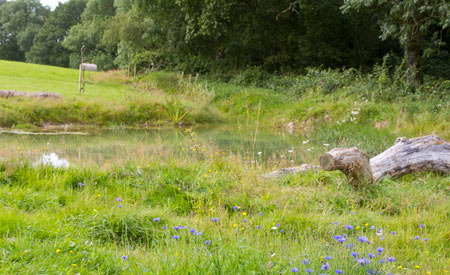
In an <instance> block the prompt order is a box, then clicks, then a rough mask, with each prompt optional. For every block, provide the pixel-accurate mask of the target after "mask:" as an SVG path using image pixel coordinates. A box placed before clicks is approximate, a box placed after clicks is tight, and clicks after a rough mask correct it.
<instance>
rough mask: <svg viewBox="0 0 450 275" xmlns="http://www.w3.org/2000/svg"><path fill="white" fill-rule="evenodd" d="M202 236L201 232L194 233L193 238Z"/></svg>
mask: <svg viewBox="0 0 450 275" xmlns="http://www.w3.org/2000/svg"><path fill="white" fill-rule="evenodd" d="M201 235H203V232H195V236H201Z"/></svg>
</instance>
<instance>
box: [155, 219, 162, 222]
mask: <svg viewBox="0 0 450 275" xmlns="http://www.w3.org/2000/svg"><path fill="white" fill-rule="evenodd" d="M160 220H161V218H154V219H153V221H154V222H159V221H160Z"/></svg>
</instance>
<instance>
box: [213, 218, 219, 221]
mask: <svg viewBox="0 0 450 275" xmlns="http://www.w3.org/2000/svg"><path fill="white" fill-rule="evenodd" d="M218 220H219V218H212V219H211V221H212V222H216V221H218Z"/></svg>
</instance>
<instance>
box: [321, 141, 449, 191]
mask: <svg viewBox="0 0 450 275" xmlns="http://www.w3.org/2000/svg"><path fill="white" fill-rule="evenodd" d="M369 163H370V165H369ZM320 166H321V168H322V169H324V170H326V171H333V170H340V171H342V172H343V173H344V174H345V175H346V176H347V178H348V179H349V181H350V183H351V184H353V185H354V186H358V185H360V184H363V183H372V182H377V181H380V180H381V179H383V178H384V177H386V176H389V177H391V178H398V177H401V176H404V175H407V174H411V173H414V172H422V171H432V172H440V173H450V143H448V142H446V141H445V140H443V139H442V138H440V137H438V136H436V135H430V136H424V137H419V138H413V139H407V138H405V137H401V138H398V139H397V140H396V141H395V143H394V145H393V146H392V147H390V148H389V149H387V150H386V151H384V152H383V153H381V154H379V155H377V156H375V157H373V158H371V159H370V162H368V157H367V155H366V154H364V153H363V152H361V151H360V150H359V149H358V148H356V147H354V148H350V149H348V148H336V149H333V150H331V151H330V152H328V153H325V154H324V155H323V156H321V157H320Z"/></svg>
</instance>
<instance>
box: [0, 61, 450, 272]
mask: <svg viewBox="0 0 450 275" xmlns="http://www.w3.org/2000/svg"><path fill="white" fill-rule="evenodd" d="M3 64H6V65H9V66H10V68H13V67H14V66H17V67H16V68H17V69H16V70H15V71H14V72H12V71H11V70H8V71H7V72H6V69H5V68H4V66H0V67H1V68H2V69H1V70H3V71H2V73H1V74H0V83H1V85H0V88H1V89H13V88H14V87H17V89H19V88H20V90H28V87H31V86H26V85H29V84H27V83H28V82H27V81H26V80H27V79H28V78H29V76H28V75H33V76H34V78H36V82H35V83H36V84H35V85H34V86H32V87H33V89H34V90H36V91H40V90H46V88H45V87H48V89H49V91H58V90H57V89H59V88H62V90H59V91H60V92H61V94H63V95H64V97H65V99H63V100H61V101H52V100H24V99H0V125H2V126H20V125H22V126H24V125H27V124H29V125H38V126H40V125H43V124H44V123H79V124H92V125H109V126H111V125H114V124H116V125H117V124H122V125H127V126H130V125H143V124H146V125H154V124H156V123H163V121H168V120H170V117H171V116H172V117H173V116H174V115H175V116H177V117H178V115H177V114H182V113H183V112H184V111H187V112H188V114H187V115H186V117H184V118H183V120H185V121H187V122H192V123H205V122H215V123H217V122H218V121H221V122H222V121H223V122H227V123H231V124H234V126H235V127H239V129H240V128H247V129H250V130H251V132H250V133H252V132H256V129H260V127H264V128H266V127H268V128H272V129H285V128H286V127H287V126H286V124H288V123H290V122H292V125H293V126H294V128H295V131H297V132H301V133H303V134H304V137H307V138H309V139H311V143H310V145H311V146H314V147H318V146H323V145H321V144H319V143H322V141H323V142H325V141H327V142H328V141H329V143H330V147H334V146H338V145H339V146H358V147H359V148H361V149H362V150H364V151H366V152H368V153H369V154H370V155H371V156H372V155H375V154H377V153H379V152H381V151H383V150H385V149H386V148H387V147H388V146H390V145H391V144H392V143H393V141H394V140H395V138H396V137H397V136H400V135H405V136H408V137H411V136H418V135H425V134H431V133H435V134H439V135H441V136H442V137H443V138H446V139H448V138H450V122H449V121H450V117H449V116H450V113H449V112H447V111H446V110H447V109H448V108H447V106H448V101H446V100H441V101H437V100H436V98H434V97H432V96H429V95H421V94H420V93H418V94H413V95H411V94H408V95H404V96H398V97H393V98H390V99H380V98H379V97H378V95H377V93H378V92H379V91H380V90H376V92H375V91H374V92H373V93H372V92H371V91H372V90H371V89H372V88H373V87H374V85H375V84H374V82H373V81H372V80H371V79H370V78H369V77H368V78H358V79H353V80H352V81H348V83H346V84H345V85H341V86H339V87H338V88H337V89H336V90H333V91H332V92H330V91H329V90H327V89H328V88H327V89H325V88H324V87H329V86H330V85H328V84H327V85H325V86H323V87H322V86H317V87H315V86H314V85H309V84H308V85H305V84H304V82H305V81H311V79H309V78H300V80H298V79H297V80H298V83H300V84H298V86H295V85H297V84H295V85H294V86H292V87H291V88H289V89H286V90H284V89H280V88H277V87H273V88H270V87H266V88H257V87H252V86H244V85H238V84H236V83H234V84H233V83H232V82H228V83H225V82H222V81H212V80H207V79H195V78H192V77H189V76H180V75H177V74H174V73H167V72H156V73H151V74H146V75H142V76H140V78H139V79H138V81H136V82H134V81H129V79H127V78H125V77H124V76H123V75H122V76H120V73H117V72H116V73H111V72H110V73H107V74H104V73H99V74H94V75H93V76H92V80H91V83H90V84H89V85H88V91H87V92H86V95H83V96H81V97H79V96H78V95H77V91H76V89H75V90H71V89H72V88H70V87H72V86H73V85H74V82H76V72H75V71H71V70H66V69H60V68H52V67H40V66H37V65H30V64H23V63H10V62H3V61H2V62H1V63H0V65H3ZM38 68H42V70H38ZM68 76H71V79H73V76H75V80H71V81H67V83H66V84H63V83H64V82H65V81H66V80H65V78H66V77H68ZM119 76H120V77H119ZM331 76H333V75H325V77H331ZM333 77H334V76H333ZM31 78H33V77H31ZM118 79H119V80H118ZM120 79H125V80H124V81H125V82H123V81H122V80H120ZM322 80H323V79H318V82H319V83H322ZM325 80H326V81H328V80H327V79H324V81H325ZM21 82H23V83H24V85H23V86H20V83H21ZM295 83H297V82H295ZM302 83H303V84H302ZM325 83H326V82H325ZM64 85H67V86H64ZM97 86H98V87H97ZM331 86H332V85H331ZM75 87H76V86H75ZM96 87H97V88H96ZM52 89H54V90H52ZM91 89H92V90H91ZM96 89H97V90H96ZM109 89H111V90H109ZM90 91H92V94H89V93H90ZM102 91H103V92H104V91H110V94H109V95H108V96H102V94H103V92H102ZM382 91H385V93H386V95H388V94H389V93H390V92H392V91H391V90H390V88H389V87H382ZM399 93H400V91H399ZM97 96H98V97H97ZM94 99H95V100H94ZM419 99H420V100H419ZM170 100H172V101H170ZM168 101H169V102H171V104H174V105H176V106H175V107H174V106H172V107H173V108H172V109H171V108H167V106H166V104H167V102H168ZM171 110H172V111H174V110H175V111H174V112H175V113H174V112H172V113H171ZM352 111H353V112H354V114H352ZM356 112H357V113H356ZM236 125H237V126H236ZM282 132H286V131H285V130H282ZM285 134H286V135H288V134H287V133H285ZM188 139H189V138H188ZM229 140H232V137H230V138H229V139H224V141H223V142H230V141H229ZM319 141H320V142H319ZM128 142H129V141H128ZM191 142H194V143H195V141H193V140H192V139H191ZM11 144H12V145H13V147H14V148H13V147H11V146H10V147H11V148H9V150H10V151H11V152H12V151H14V153H11V155H13V156H17V157H15V158H10V159H9V160H3V161H1V160H0V203H1V204H0V206H1V207H0V255H1V258H0V273H2V274H78V273H79V274H146V273H149V274H290V273H291V268H294V267H296V268H299V269H300V273H301V274H302V273H303V274H305V273H306V271H305V270H306V269H307V268H310V269H313V270H314V271H315V274H318V273H319V272H323V273H325V274H336V273H335V270H336V269H342V270H343V271H344V273H343V274H367V269H370V270H375V271H380V272H381V273H382V274H388V273H393V274H428V273H427V272H430V274H445V273H446V272H447V271H450V253H449V251H450V230H449V228H450V214H449V213H450V177H449V176H448V175H437V174H433V173H421V174H415V175H409V176H405V177H403V178H401V179H397V180H392V179H385V180H383V181H382V182H381V183H377V184H374V185H372V186H367V187H363V188H360V189H354V188H352V187H351V186H350V185H349V184H348V183H347V181H346V179H345V177H344V176H343V175H342V174H341V173H339V172H332V173H327V172H318V173H315V174H306V175H297V176H295V177H286V178H283V179H279V180H267V179H263V178H261V177H260V175H261V174H263V173H265V172H267V171H269V170H271V169H272V168H273V166H271V165H269V166H255V165H254V164H253V163H252V160H253V159H246V158H243V156H245V152H241V155H239V154H225V155H224V154H221V152H220V151H218V150H217V149H216V148H217V147H216V145H215V144H212V143H211V142H209V141H199V144H200V146H201V147H202V148H206V149H207V151H206V152H203V150H199V151H194V150H192V148H195V147H192V144H188V143H187V142H185V144H183V145H180V146H181V147H182V148H181V149H180V148H178V149H177V150H178V151H176V153H174V154H168V153H167V150H164V148H165V147H164V146H159V147H158V148H159V149H158V150H159V153H156V154H155V155H152V156H151V158H150V157H149V159H148V161H147V162H144V161H145V157H144V158H141V159H138V160H136V161H127V162H126V163H124V162H123V161H122V162H121V160H116V159H113V158H112V159H110V161H109V162H107V163H105V164H104V165H101V166H100V165H99V166H95V165H90V166H89V167H85V166H82V165H72V166H71V168H69V169H68V170H62V169H53V168H49V167H41V166H33V165H32V164H31V159H30V158H27V157H26V156H31V154H32V153H30V152H29V151H32V150H33V148H31V147H30V148H27V149H26V151H27V152H24V153H23V154H22V153H21V150H22V148H21V149H18V150H17V148H15V147H16V146H20V144H21V143H20V141H15V142H12V143H11ZM123 144H125V145H126V144H127V142H123ZM30 146H31V145H30ZM33 146H35V144H33ZM184 146H186V148H187V150H182V149H184ZM208 146H209V147H208ZM308 146H309V145H308ZM320 148H321V149H320V150H324V149H323V147H320ZM5 150H6V149H5ZM180 150H182V151H180ZM112 151H113V150H112ZM112 151H110V153H111V152H112ZM215 152H217V154H216V153H215ZM253 153H254V152H253ZM211 155H212V156H211ZM305 155H307V153H306V152H305ZM119 157H120V156H117V158H119ZM316 161H317V160H316ZM282 164H283V165H289V164H290V162H288V163H286V162H284V163H282ZM276 165H277V164H275V165H274V166H276ZM118 198H120V200H118ZM119 206H121V207H119ZM234 206H239V209H238V210H235V209H234ZM260 213H261V214H260ZM155 218H160V220H159V221H155ZM212 218H218V220H217V221H216V222H214V221H212V220H211V219H212ZM244 220H245V221H244ZM277 224H280V225H279V226H277ZM423 224H425V226H424V227H423V228H420V226H419V225H423ZM180 225H181V226H187V228H186V229H178V230H176V229H174V228H173V227H175V226H180ZM345 225H352V226H353V227H354V229H353V230H348V229H346V228H345ZM164 226H167V228H163V227H164ZM258 226H261V227H260V228H259V229H258ZM372 226H374V227H375V228H374V229H371V228H372ZM380 228H382V236H378V235H377V234H376V233H377V232H380V231H379V229H380ZM190 229H195V230H196V231H195V232H202V234H201V235H200V234H199V235H197V234H193V233H191V232H190ZM195 232H194V233H195ZM391 232H392V233H391ZM393 232H395V234H393ZM344 234H347V236H346V237H345V239H346V240H345V242H344V245H343V244H340V243H339V242H338V241H337V240H336V239H335V238H334V236H336V235H341V236H344ZM174 236H178V237H179V239H178V240H176V239H174V238H173V237H174ZM361 236H366V237H367V238H368V240H369V241H370V244H367V243H361V242H359V241H358V238H359V237H361ZM416 236H418V237H419V239H418V240H415V237H416ZM380 237H383V238H380ZM349 244H351V247H349V246H348V245H349ZM378 247H382V248H383V249H384V251H383V253H382V254H381V255H375V258H374V259H371V263H370V264H369V265H367V266H363V265H361V264H358V263H357V262H356V261H355V259H354V257H353V256H351V252H352V251H354V252H357V253H358V255H359V256H360V257H365V258H368V257H369V253H373V254H375V253H376V251H375V249H376V248H378ZM124 256H126V257H127V258H126V259H125V260H124V258H123V257H124ZM325 256H332V257H333V259H332V260H328V262H329V264H330V270H329V271H322V270H321V267H322V266H323V265H324V264H325V262H326V260H325ZM388 257H395V261H394V262H386V263H383V264H381V263H379V260H380V259H383V260H387V258H388ZM304 259H308V260H309V261H310V263H309V264H306V265H304V264H302V261H303V260H304ZM416 266H417V267H416ZM399 267H401V268H399Z"/></svg>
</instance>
